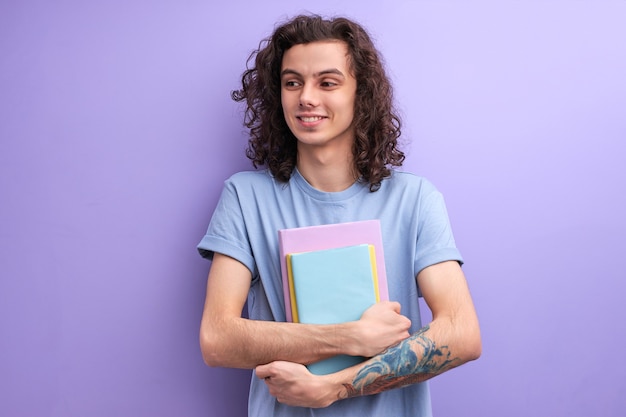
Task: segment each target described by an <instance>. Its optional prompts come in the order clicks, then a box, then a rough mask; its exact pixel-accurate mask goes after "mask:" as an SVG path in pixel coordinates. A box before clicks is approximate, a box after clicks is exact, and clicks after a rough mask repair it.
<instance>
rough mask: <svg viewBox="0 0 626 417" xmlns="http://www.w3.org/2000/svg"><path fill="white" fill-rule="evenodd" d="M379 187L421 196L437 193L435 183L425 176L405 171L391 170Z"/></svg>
mask: <svg viewBox="0 0 626 417" xmlns="http://www.w3.org/2000/svg"><path fill="white" fill-rule="evenodd" d="M381 189H388V190H389V191H390V192H403V193H406V192H410V193H417V194H419V195H421V196H428V195H430V194H433V193H435V194H436V193H439V191H438V190H437V188H436V187H435V185H434V184H433V183H432V182H430V181H429V180H428V179H426V178H425V177H422V176H419V175H416V174H413V173H411V172H406V171H397V170H392V171H391V175H390V176H389V177H388V178H386V179H385V180H383V183H382V187H381Z"/></svg>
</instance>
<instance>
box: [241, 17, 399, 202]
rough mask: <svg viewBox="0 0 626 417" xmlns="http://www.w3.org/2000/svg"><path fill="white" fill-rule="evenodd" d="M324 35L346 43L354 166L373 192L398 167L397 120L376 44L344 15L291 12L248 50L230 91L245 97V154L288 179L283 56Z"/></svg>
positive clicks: (291, 152) (292, 160) (291, 144)
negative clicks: (237, 85)
mask: <svg viewBox="0 0 626 417" xmlns="http://www.w3.org/2000/svg"><path fill="white" fill-rule="evenodd" d="M325 40H339V41H342V42H344V43H345V44H346V45H347V47H348V53H349V57H348V59H349V66H350V69H351V70H352V71H353V75H354V77H355V78H356V82H357V90H356V98H355V105H354V107H355V108H354V120H353V123H354V131H355V140H354V145H353V149H352V152H353V156H354V164H355V167H354V168H355V169H356V171H357V172H358V173H359V174H360V176H361V178H362V179H363V180H364V181H367V182H368V183H369V184H370V191H376V190H378V189H379V188H380V184H381V181H382V180H383V179H384V178H385V177H388V176H389V175H390V174H391V170H390V166H401V165H402V162H403V161H404V158H405V156H404V153H403V152H402V151H401V150H400V149H399V148H398V138H399V137H400V125H401V122H400V118H399V117H398V115H397V114H396V112H395V109H394V107H393V89H392V86H391V83H390V81H389V79H388V77H387V75H386V73H385V68H384V66H383V63H382V60H381V57H380V55H379V53H378V51H377V50H376V47H375V46H374V44H373V42H372V40H371V38H370V36H369V34H368V33H367V32H366V30H365V29H364V28H363V27H362V26H360V25H359V24H357V23H355V22H353V21H351V20H349V19H347V18H343V17H337V18H332V19H324V18H322V17H321V16H318V15H300V16H297V17H295V18H293V19H292V20H290V21H288V22H286V23H284V24H282V25H280V26H278V27H277V28H276V29H275V31H274V33H273V34H272V35H271V36H270V37H268V38H266V39H264V40H263V41H261V43H260V45H259V48H258V49H257V50H256V51H254V52H253V53H252V54H251V55H250V57H249V59H248V64H247V69H246V71H244V73H243V75H242V78H241V83H242V88H241V89H240V90H235V91H233V92H232V93H231V96H232V99H233V100H235V101H238V102H239V101H245V102H246V112H245V117H244V125H245V126H246V127H247V128H249V129H250V139H249V142H248V148H247V149H246V156H247V157H248V158H249V159H251V160H252V163H253V165H254V167H255V168H257V167H259V166H264V165H265V166H267V167H268V168H269V170H270V172H271V173H272V175H273V176H274V177H275V178H277V179H278V180H279V181H283V182H287V181H288V180H289V178H290V177H291V174H292V172H293V169H294V167H295V166H296V162H297V139H296V137H295V136H294V135H293V133H292V132H291V130H290V129H289V127H288V126H287V122H286V121H285V117H284V115H283V109H282V105H281V79H280V70H281V64H282V59H283V55H284V53H285V51H287V50H288V49H289V48H291V47H292V46H294V45H299V44H307V43H311V42H317V41H325ZM251 64H252V65H251Z"/></svg>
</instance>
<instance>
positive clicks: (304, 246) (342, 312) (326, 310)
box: [278, 220, 389, 375]
mask: <svg viewBox="0 0 626 417" xmlns="http://www.w3.org/2000/svg"><path fill="white" fill-rule="evenodd" d="M278 237H279V244H280V256H281V260H282V261H281V272H282V280H283V292H284V299H285V313H286V316H287V321H293V322H297V323H310V324H336V323H344V322H348V321H354V320H358V319H359V318H360V317H361V315H362V314H363V312H364V311H365V310H367V309H368V308H369V307H370V306H372V305H373V304H374V303H376V302H378V301H381V300H388V299H389V294H388V289H387V275H386V272H385V259H384V252H383V246H382V235H381V228H380V222H379V221H378V220H367V221H358V222H349V223H337V224H329V225H322V226H311V227H301V228H293V229H283V230H280V231H279V232H278ZM364 359H365V358H362V357H355V356H348V355H339V356H335V357H332V358H329V359H326V360H323V361H319V362H316V363H313V364H310V365H309V366H308V368H309V370H310V371H311V372H312V373H314V374H318V375H323V374H328V373H333V372H336V371H338V370H341V369H344V368H346V367H349V366H352V365H355V364H357V363H359V362H361V361H363V360H364Z"/></svg>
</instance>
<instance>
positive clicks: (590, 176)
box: [0, 0, 626, 417]
mask: <svg viewBox="0 0 626 417" xmlns="http://www.w3.org/2000/svg"><path fill="white" fill-rule="evenodd" d="M305 4H306V3H304V2H302V3H301V4H299V5H298V4H294V2H293V1H279V0H268V1H264V2H250V3H249V2H245V1H241V0H231V1H227V2H217V1H195V0H186V1H166V0H164V1H147V0H126V1H119V0H114V1H97V0H93V1H89V2H81V1H74V0H66V1H36V0H24V1H18V0H6V1H3V2H2V3H1V4H0V415H2V416H10V417H19V416H29V417H32V416H42V417H43V416H45V417H48V416H50V417H59V416H68V417H69V416H80V417H84V416H90V417H91V416H93V417H100V416H102V417H110V416H147V415H150V416H152V417H164V416H181V415H184V416H243V415H245V408H246V401H247V394H246V391H247V381H248V372H247V371H235V370H226V369H210V368H207V367H205V366H204V364H203V362H202V360H201V356H200V352H199V348H198V342H197V331H198V325H199V319H200V314H201V309H202V303H203V298H204V287H205V278H206V273H207V270H208V266H209V265H208V263H207V262H206V261H204V260H202V259H200V258H199V257H198V256H197V254H196V252H195V245H196V243H197V242H198V241H199V239H200V238H201V236H202V234H203V233H204V231H205V229H206V225H207V223H208V220H209V218H210V215H211V212H212V209H213V207H214V205H215V203H216V201H217V198H218V196H219V192H220V189H221V184H222V181H223V180H224V179H225V178H226V177H228V176H229V175H230V174H231V173H233V172H235V171H238V170H242V169H248V168H249V164H248V162H247V160H246V159H245V157H244V156H243V150H244V147H245V133H244V129H243V127H242V126H241V108H240V107H238V106H237V105H236V104H235V103H233V102H231V101H230V99H229V92H230V90H231V89H233V88H236V87H237V82H238V79H239V76H240V74H241V72H242V70H243V67H244V63H245V61H246V58H247V56H248V54H249V52H250V51H251V50H252V49H253V48H254V47H255V46H256V45H257V43H258V41H259V40H260V39H261V38H262V37H264V36H266V35H267V34H268V33H269V32H271V30H272V28H273V26H274V22H275V21H276V20H280V19H283V18H285V17H288V16H293V15H294V14H296V13H298V12H301V11H305V10H307V7H309V6H304V5H305ZM311 7H312V6H311ZM312 11H315V12H319V13H322V14H326V15H329V14H343V15H348V16H351V17H353V18H356V19H357V20H359V21H361V22H362V23H363V24H364V25H366V26H367V27H368V28H369V29H370V30H371V32H372V34H373V35H374V37H375V38H376V41H377V44H378V46H379V48H380V49H381V50H382V52H383V54H384V56H385V57H386V61H387V64H388V67H389V72H390V75H391V76H392V78H393V81H394V84H395V87H396V92H397V100H398V104H399V107H400V109H401V111H402V113H403V115H404V122H405V127H404V133H405V138H406V139H410V143H408V144H407V147H406V149H407V151H408V154H409V157H408V160H407V163H406V166H405V169H407V170H410V171H414V172H417V173H419V174H422V175H424V176H426V177H428V178H429V179H430V180H432V181H433V182H434V183H435V184H436V185H437V186H438V187H439V188H440V189H441V190H442V191H443V192H444V194H445V196H446V200H447V203H448V207H449V211H450V215H451V218H452V222H453V227H454V229H455V232H456V237H457V243H458V245H459V246H460V248H461V250H462V252H463V254H464V256H465V258H466V260H467V263H466V266H465V267H464V268H465V271H466V274H467V276H468V279H469V280H470V285H471V289H472V292H473V295H474V297H475V302H476V304H477V308H478V311H479V315H480V318H481V324H482V331H483V338H484V352H483V357H482V358H481V359H480V360H479V361H477V362H474V363H471V364H469V365H467V366H465V367H463V368H460V369H457V370H454V371H452V372H450V373H448V374H446V375H443V376H441V377H439V378H437V379H435V380H433V382H432V391H433V402H434V408H435V412H436V415H438V416H456V415H464V416H469V417H484V416H502V415H505V416H509V417H518V416H519V417H521V416H528V415H532V416H568V417H588V416H605V417H617V416H623V415H624V413H625V412H626V400H625V397H624V395H623V394H622V392H623V390H624V388H625V387H626V384H625V383H624V381H625V380H626V359H625V355H624V354H623V352H624V345H625V344H626V330H625V329H626V326H624V324H623V319H624V317H626V302H624V294H625V293H626V283H625V278H626V272H624V266H623V259H624V251H625V249H626V245H625V244H624V236H625V235H626V216H625V213H626V204H625V197H624V194H625V192H626V170H625V168H624V157H625V156H626V149H625V148H626V145H625V144H624V143H625V141H626V77H625V76H624V74H626V46H625V45H626V44H625V40H626V25H625V24H624V22H625V21H626V1H623V0H621V1H620V0H615V1H591V0H589V1H584V0H579V1H564V0H561V1H557V0H555V1H543V2H539V1H527V2H521V1H513V0H502V1H495V0H494V1H465V2H462V1H439V2H435V1H418V0H416V1H408V0H404V1H394V2H379V1H371V2H370V1H338V0H332V1H330V0H320V1H318V2H316V6H315V9H314V10H312Z"/></svg>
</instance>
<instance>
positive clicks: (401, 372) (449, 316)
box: [257, 261, 481, 407]
mask: <svg viewBox="0 0 626 417" xmlns="http://www.w3.org/2000/svg"><path fill="white" fill-rule="evenodd" d="M417 279H418V282H419V286H420V288H421V290H422V294H423V296H424V299H425V301H426V303H427V304H428V306H429V307H430V309H431V310H432V313H433V320H432V322H431V323H430V324H429V325H427V326H425V327H423V328H422V329H420V330H419V331H417V332H416V333H414V334H413V335H412V336H411V337H409V338H408V339H405V340H403V341H401V342H400V343H398V344H397V345H395V346H392V347H390V348H389V349H387V350H386V351H384V352H383V353H381V354H379V355H377V356H375V357H373V358H371V359H369V360H368V361H365V362H363V363H361V364H359V365H355V366H353V367H351V368H347V369H344V370H342V371H340V372H337V373H335V374H330V375H323V376H316V375H312V374H311V373H309V372H308V370H307V369H306V368H305V367H304V366H302V365H298V364H292V363H288V362H275V363H272V364H268V365H265V366H260V367H258V368H257V376H258V377H259V378H265V382H266V383H267V385H268V386H269V389H270V393H271V394H272V395H274V396H276V397H277V398H278V400H279V401H280V402H284V403H286V404H289V405H295V406H304V407H326V406H328V405H330V404H332V403H333V402H335V401H337V400H340V399H344V398H349V397H354V396H359V395H370V394H377V393H380V392H382V391H385V390H388V389H392V388H398V387H402V386H405V385H408V384H413V383H416V382H421V381H425V380H427V379H430V378H432V377H434V376H436V375H439V374H441V373H443V372H445V371H447V370H449V369H452V368H454V367H456V366H459V365H462V364H463V363H465V362H468V361H470V360H474V359H477V358H478V357H479V356H480V353H481V342H480V330H479V327H478V319H477V317H476V312H475V310H474V306H473V303H472V299H471V296H470V293H469V289H468V288H467V283H466V281H465V276H464V274H463V272H462V271H461V268H460V266H459V264H458V263H457V262H454V261H450V262H443V263H440V264H436V265H432V266H430V267H428V268H425V269H424V270H423V271H422V272H420V273H419V275H418V277H417Z"/></svg>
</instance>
